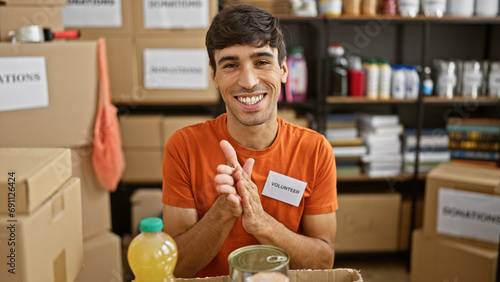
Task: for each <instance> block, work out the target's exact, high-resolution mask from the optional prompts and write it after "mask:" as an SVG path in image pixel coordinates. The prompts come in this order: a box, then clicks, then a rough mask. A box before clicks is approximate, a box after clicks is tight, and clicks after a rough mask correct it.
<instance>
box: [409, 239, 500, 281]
mask: <svg viewBox="0 0 500 282" xmlns="http://www.w3.org/2000/svg"><path fill="white" fill-rule="evenodd" d="M497 261H498V251H494V250H489V249H487V248H481V247H476V246H471V245H469V244H463V243H459V242H454V241H450V240H447V239H441V238H437V237H426V236H425V235H424V233H423V231H422V230H415V231H414V232H413V240H412V253H411V271H410V278H411V281H412V282H421V281H426V282H443V281H481V282H494V281H497V280H496V278H495V277H496V267H497Z"/></svg>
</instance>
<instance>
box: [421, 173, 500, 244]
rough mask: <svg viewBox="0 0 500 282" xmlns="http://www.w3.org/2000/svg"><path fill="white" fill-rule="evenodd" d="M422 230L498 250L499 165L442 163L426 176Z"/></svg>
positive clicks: (499, 230)
mask: <svg viewBox="0 0 500 282" xmlns="http://www.w3.org/2000/svg"><path fill="white" fill-rule="evenodd" d="M425 189H426V193H425V206H424V225H423V232H424V234H425V235H426V236H435V237H437V236H439V237H440V238H446V239H449V240H455V241H459V242H467V243H470V244H474V245H476V246H482V247H488V248H491V249H493V250H498V240H499V235H500V221H499V220H498V218H500V169H498V168H487V167H484V168H482V167H477V166H467V165H458V164H441V165H439V166H438V167H437V168H435V169H433V170H432V171H431V172H430V173H429V174H428V175H427V179H426V188H425Z"/></svg>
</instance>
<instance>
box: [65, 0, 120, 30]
mask: <svg viewBox="0 0 500 282" xmlns="http://www.w3.org/2000/svg"><path fill="white" fill-rule="evenodd" d="M62 17H63V23H64V26H72V27H93V28H104V27H121V26H122V1H121V0H67V2H66V5H65V6H63V7H62Z"/></svg>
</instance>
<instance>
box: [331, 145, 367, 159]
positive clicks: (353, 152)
mask: <svg viewBox="0 0 500 282" xmlns="http://www.w3.org/2000/svg"><path fill="white" fill-rule="evenodd" d="M366 151H367V150H366V146H363V145H362V146H343V147H333V154H334V155H335V156H336V157H337V156H338V157H350V156H362V155H364V154H366Z"/></svg>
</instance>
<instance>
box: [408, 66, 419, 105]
mask: <svg viewBox="0 0 500 282" xmlns="http://www.w3.org/2000/svg"><path fill="white" fill-rule="evenodd" d="M405 75H406V98H408V99H417V98H418V92H419V89H420V77H419V75H418V71H417V67H416V66H412V65H406V66H405Z"/></svg>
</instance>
